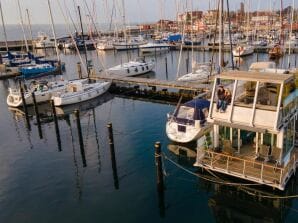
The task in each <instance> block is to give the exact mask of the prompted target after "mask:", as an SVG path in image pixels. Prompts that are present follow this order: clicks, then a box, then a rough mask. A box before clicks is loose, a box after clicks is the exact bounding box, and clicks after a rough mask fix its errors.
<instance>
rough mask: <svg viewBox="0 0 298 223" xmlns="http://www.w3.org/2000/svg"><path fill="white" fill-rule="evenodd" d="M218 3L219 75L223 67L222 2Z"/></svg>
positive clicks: (221, 0)
mask: <svg viewBox="0 0 298 223" xmlns="http://www.w3.org/2000/svg"><path fill="white" fill-rule="evenodd" d="M219 1H220V3H219V4H220V7H219V24H220V29H219V56H218V62H219V73H220V72H221V70H222V66H223V55H222V53H223V51H222V45H223V28H224V27H223V0H219Z"/></svg>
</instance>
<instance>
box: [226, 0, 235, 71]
mask: <svg viewBox="0 0 298 223" xmlns="http://www.w3.org/2000/svg"><path fill="white" fill-rule="evenodd" d="M227 13H228V22H229V40H230V50H231V62H232V69H233V70H234V68H235V66H234V58H233V46H232V34H231V18H230V6H229V0H227Z"/></svg>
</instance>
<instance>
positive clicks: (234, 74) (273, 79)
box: [217, 71, 294, 84]
mask: <svg viewBox="0 0 298 223" xmlns="http://www.w3.org/2000/svg"><path fill="white" fill-rule="evenodd" d="M217 77H218V78H221V79H228V80H242V81H260V82H265V83H275V84H282V83H287V82H290V81H291V80H293V79H294V76H293V75H291V74H276V73H268V72H262V73H260V72H251V71H249V72H248V71H229V72H224V73H222V74H220V75H219V76H217Z"/></svg>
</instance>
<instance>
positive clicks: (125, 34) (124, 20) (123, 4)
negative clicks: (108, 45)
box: [122, 0, 127, 39]
mask: <svg viewBox="0 0 298 223" xmlns="http://www.w3.org/2000/svg"><path fill="white" fill-rule="evenodd" d="M122 8H123V12H122V13H123V14H122V18H123V26H124V38H125V39H127V33H126V15H125V1H124V0H122Z"/></svg>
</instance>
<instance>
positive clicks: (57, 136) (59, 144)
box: [51, 100, 62, 152]
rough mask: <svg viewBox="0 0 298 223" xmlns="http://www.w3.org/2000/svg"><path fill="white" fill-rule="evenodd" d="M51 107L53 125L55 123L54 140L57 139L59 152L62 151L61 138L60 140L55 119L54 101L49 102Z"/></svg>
mask: <svg viewBox="0 0 298 223" xmlns="http://www.w3.org/2000/svg"><path fill="white" fill-rule="evenodd" d="M51 107H52V113H53V117H54V123H55V132H56V138H57V143H58V150H59V151H60V152H61V151H62V149H61V138H60V131H59V125H58V119H57V114H56V109H55V104H54V100H51Z"/></svg>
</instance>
